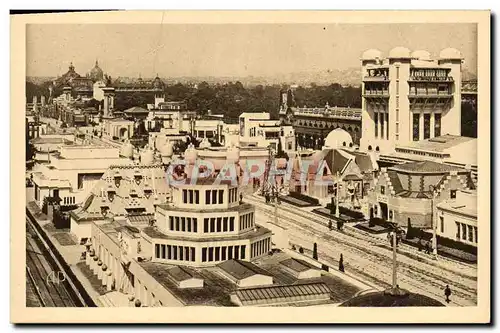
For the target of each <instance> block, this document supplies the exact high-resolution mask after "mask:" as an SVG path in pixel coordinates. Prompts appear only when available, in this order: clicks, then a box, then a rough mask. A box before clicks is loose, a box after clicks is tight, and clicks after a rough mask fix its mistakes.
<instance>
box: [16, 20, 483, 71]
mask: <svg viewBox="0 0 500 333" xmlns="http://www.w3.org/2000/svg"><path fill="white" fill-rule="evenodd" d="M26 34H27V45H26V47H27V50H26V52H27V64H26V65H27V68H26V70H27V76H58V75H62V74H64V73H65V72H66V71H67V70H68V66H69V64H70V62H73V65H74V66H75V70H76V71H77V72H78V73H79V74H80V75H85V74H86V73H87V72H88V71H89V70H90V69H91V68H92V67H93V66H94V64H95V61H96V59H97V60H98V61H99V66H100V67H101V68H102V69H103V70H104V72H105V73H107V74H109V75H111V77H113V78H116V77H119V76H122V77H123V76H128V77H138V76H139V75H141V76H142V77H153V76H155V75H156V74H159V75H160V76H161V77H180V76H215V77H217V76H234V77H245V76H250V75H252V76H273V75H281V74H287V73H294V72H302V71H323V70H328V69H329V70H334V69H339V70H343V69H347V68H352V67H359V66H360V60H359V59H360V57H361V54H362V53H363V52H364V51H365V50H367V49H370V48H376V49H379V50H380V51H382V53H383V55H384V56H385V55H387V54H388V53H389V51H390V50H391V49H392V48H394V47H396V46H405V47H407V48H409V49H410V50H412V51H414V50H417V49H424V50H427V51H429V52H430V53H431V56H432V57H437V56H438V55H439V52H440V50H442V49H444V48H446V47H454V48H456V49H458V50H459V51H460V52H462V55H463V56H464V58H465V60H464V67H466V68H467V69H468V70H469V71H471V72H472V73H476V68H477V28H476V25H475V24H327V25H322V24H274V25H271V24H267V25H265V24H231V25H229V24H220V25H215V24H211V25H207V24H203V25H201V24H182V25H181V24H163V25H160V24H154V25H153V24H128V25H123V24H107V25H106V24H73V25H68V24H37V25H29V26H28V27H27V32H26Z"/></svg>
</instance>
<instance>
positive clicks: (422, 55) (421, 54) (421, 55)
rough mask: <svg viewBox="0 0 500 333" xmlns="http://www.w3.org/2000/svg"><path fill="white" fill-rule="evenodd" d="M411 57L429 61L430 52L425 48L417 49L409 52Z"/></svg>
mask: <svg viewBox="0 0 500 333" xmlns="http://www.w3.org/2000/svg"><path fill="white" fill-rule="evenodd" d="M411 57H412V58H414V59H417V60H423V61H431V54H430V53H429V52H428V51H425V50H417V51H414V52H413V53H412V54H411Z"/></svg>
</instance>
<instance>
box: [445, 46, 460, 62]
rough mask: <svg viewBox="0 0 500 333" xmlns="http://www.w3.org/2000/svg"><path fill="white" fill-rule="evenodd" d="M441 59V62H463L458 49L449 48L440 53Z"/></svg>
mask: <svg viewBox="0 0 500 333" xmlns="http://www.w3.org/2000/svg"><path fill="white" fill-rule="evenodd" d="M439 58H440V59H441V60H462V59H463V56H462V54H461V53H460V51H458V50H457V49H454V48H451V47H449V48H446V49H444V50H442V51H441V52H440V53H439Z"/></svg>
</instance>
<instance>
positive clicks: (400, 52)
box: [389, 46, 411, 59]
mask: <svg viewBox="0 0 500 333" xmlns="http://www.w3.org/2000/svg"><path fill="white" fill-rule="evenodd" d="M405 58H411V55H410V50H409V49H408V48H406V47H403V46H398V47H395V48H393V49H392V50H391V51H389V59H405Z"/></svg>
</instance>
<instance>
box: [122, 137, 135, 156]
mask: <svg viewBox="0 0 500 333" xmlns="http://www.w3.org/2000/svg"><path fill="white" fill-rule="evenodd" d="M121 155H122V156H124V157H128V158H131V157H132V156H134V146H133V145H132V144H131V143H130V141H128V140H127V141H125V143H124V144H123V146H122V149H121Z"/></svg>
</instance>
